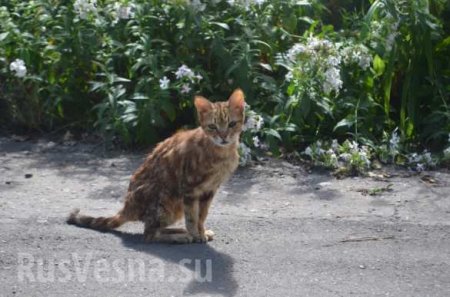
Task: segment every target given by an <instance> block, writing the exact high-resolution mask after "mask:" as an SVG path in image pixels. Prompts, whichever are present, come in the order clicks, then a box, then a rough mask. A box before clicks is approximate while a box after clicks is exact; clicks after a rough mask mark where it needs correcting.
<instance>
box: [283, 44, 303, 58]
mask: <svg viewBox="0 0 450 297" xmlns="http://www.w3.org/2000/svg"><path fill="white" fill-rule="evenodd" d="M305 51H306V47H305V46H304V45H303V44H301V43H296V44H294V46H293V47H291V49H290V50H289V51H288V52H287V58H288V59H289V60H291V61H295V59H296V58H297V56H298V55H299V54H301V53H304V52H305Z"/></svg>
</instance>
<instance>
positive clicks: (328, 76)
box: [323, 67, 343, 94]
mask: <svg viewBox="0 0 450 297" xmlns="http://www.w3.org/2000/svg"><path fill="white" fill-rule="evenodd" d="M342 84H343V82H342V80H341V75H340V72H339V69H338V68H335V67H331V68H329V69H328V70H327V71H326V72H325V81H324V83H323V91H324V92H325V93H326V94H329V93H330V92H331V91H333V90H334V91H335V92H336V93H337V92H339V89H340V88H341V87H342Z"/></svg>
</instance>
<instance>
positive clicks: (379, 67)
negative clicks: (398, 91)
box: [373, 55, 386, 76]
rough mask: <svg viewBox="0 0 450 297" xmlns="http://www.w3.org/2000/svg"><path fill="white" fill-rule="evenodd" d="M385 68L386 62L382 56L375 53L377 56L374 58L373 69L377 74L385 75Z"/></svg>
mask: <svg viewBox="0 0 450 297" xmlns="http://www.w3.org/2000/svg"><path fill="white" fill-rule="evenodd" d="M385 68H386V64H385V63H384V61H383V59H382V58H380V56H378V55H375V58H374V59H373V70H375V73H376V75H377V76H380V75H383V73H384V70H385Z"/></svg>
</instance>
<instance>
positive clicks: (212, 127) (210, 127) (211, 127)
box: [208, 124, 217, 130]
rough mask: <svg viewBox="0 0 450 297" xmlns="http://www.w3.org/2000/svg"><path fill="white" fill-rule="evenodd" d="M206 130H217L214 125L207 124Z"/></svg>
mask: <svg viewBox="0 0 450 297" xmlns="http://www.w3.org/2000/svg"><path fill="white" fill-rule="evenodd" d="M208 129H210V130H217V126H216V125H214V124H209V125H208Z"/></svg>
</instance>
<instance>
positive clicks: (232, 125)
mask: <svg viewBox="0 0 450 297" xmlns="http://www.w3.org/2000/svg"><path fill="white" fill-rule="evenodd" d="M236 124H237V123H236V122H235V121H232V122H230V123H229V124H228V127H230V128H233V127H234V126H236Z"/></svg>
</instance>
